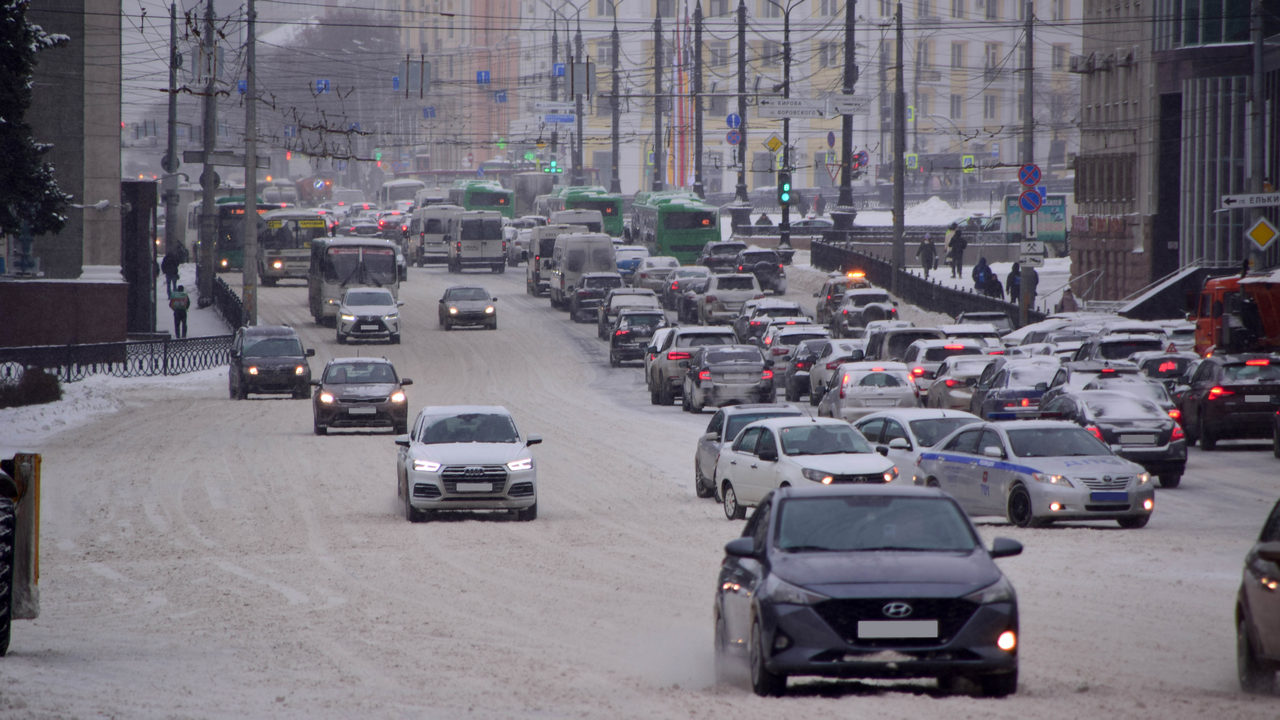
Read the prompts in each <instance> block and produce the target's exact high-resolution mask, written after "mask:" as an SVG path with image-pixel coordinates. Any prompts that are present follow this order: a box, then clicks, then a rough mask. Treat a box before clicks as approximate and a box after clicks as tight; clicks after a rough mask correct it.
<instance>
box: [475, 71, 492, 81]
mask: <svg viewBox="0 0 1280 720" xmlns="http://www.w3.org/2000/svg"><path fill="white" fill-rule="evenodd" d="M476 84H477V85H488V84H489V71H488V70H477V71H476Z"/></svg>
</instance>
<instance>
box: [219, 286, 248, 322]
mask: <svg viewBox="0 0 1280 720" xmlns="http://www.w3.org/2000/svg"><path fill="white" fill-rule="evenodd" d="M213 305H214V308H215V309H216V310H217V311H218V314H219V315H221V316H222V319H223V320H226V321H227V324H228V325H230V326H231V327H233V328H238V327H241V326H242V325H244V324H245V322H246V317H245V312H244V302H243V301H242V300H241V299H240V296H239V295H237V294H236V291H235V290H232V289H231V286H230V285H227V283H226V281H224V280H223V279H222V278H220V277H214V279H213Z"/></svg>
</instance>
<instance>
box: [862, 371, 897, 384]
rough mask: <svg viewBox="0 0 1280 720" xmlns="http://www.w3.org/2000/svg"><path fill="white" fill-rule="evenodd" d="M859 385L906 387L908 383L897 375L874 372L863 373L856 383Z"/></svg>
mask: <svg viewBox="0 0 1280 720" xmlns="http://www.w3.org/2000/svg"><path fill="white" fill-rule="evenodd" d="M856 384H857V385H858V387H905V386H906V383H905V382H903V380H902V378H900V377H898V376H896V375H890V374H889V373H885V372H872V373H867V374H866V375H863V376H862V377H861V378H859V379H858V382H857V383H856Z"/></svg>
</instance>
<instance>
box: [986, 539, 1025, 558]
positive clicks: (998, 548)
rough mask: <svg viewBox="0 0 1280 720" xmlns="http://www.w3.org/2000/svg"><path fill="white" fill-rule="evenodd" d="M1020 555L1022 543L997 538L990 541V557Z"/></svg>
mask: <svg viewBox="0 0 1280 720" xmlns="http://www.w3.org/2000/svg"><path fill="white" fill-rule="evenodd" d="M1021 554H1022V543H1020V542H1018V541H1017V540H1014V539H1013V538H1007V537H998V538H996V539H994V540H992V541H991V557H992V558H993V559H994V558H1002V557H1013V556H1014V555H1021Z"/></svg>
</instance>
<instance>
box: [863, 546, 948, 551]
mask: <svg viewBox="0 0 1280 720" xmlns="http://www.w3.org/2000/svg"><path fill="white" fill-rule="evenodd" d="M942 549H943V548H922V547H903V546H902V545H878V546H876V547H867V548H858V552H879V551H882V550H899V551H903V552H937V551H938V550H942Z"/></svg>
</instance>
